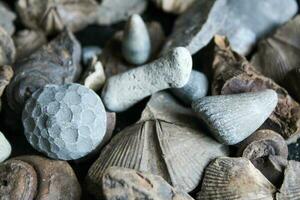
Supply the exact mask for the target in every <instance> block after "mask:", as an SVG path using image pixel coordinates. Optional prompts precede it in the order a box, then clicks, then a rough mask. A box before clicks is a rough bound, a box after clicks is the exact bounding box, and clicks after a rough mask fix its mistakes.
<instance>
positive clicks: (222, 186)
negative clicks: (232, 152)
mask: <svg viewBox="0 0 300 200" xmlns="http://www.w3.org/2000/svg"><path fill="white" fill-rule="evenodd" d="M275 192H276V188H275V186H273V185H272V183H270V182H269V181H268V179H266V178H265V177H264V175H262V174H261V173H260V171H258V170H257V169H256V168H255V167H254V166H253V165H252V163H251V162H250V161H249V160H248V159H246V158H228V157H221V158H218V159H216V160H214V161H213V162H211V163H210V164H209V166H208V167H207V168H206V170H205V174H204V178H203V183H202V187H201V190H200V192H199V193H198V194H197V200H204V199H205V200H224V199H235V200H244V199H264V200H273V195H274V193H275Z"/></svg>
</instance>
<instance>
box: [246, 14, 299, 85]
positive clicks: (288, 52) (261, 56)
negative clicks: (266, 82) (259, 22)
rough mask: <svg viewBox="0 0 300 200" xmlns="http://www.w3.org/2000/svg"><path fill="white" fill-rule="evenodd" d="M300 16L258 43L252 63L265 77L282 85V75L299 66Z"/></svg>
mask: <svg viewBox="0 0 300 200" xmlns="http://www.w3.org/2000/svg"><path fill="white" fill-rule="evenodd" d="M299 26H300V16H297V17H295V18H294V19H292V20H290V21H289V22H288V23H286V24H285V25H284V26H282V27H280V28H279V29H278V30H277V31H276V32H275V33H274V34H273V35H272V36H271V37H269V38H267V39H264V40H263V41H261V42H260V43H259V44H258V52H257V53H256V54H255V55H254V56H253V58H252V60H251V63H252V65H253V66H254V67H255V68H256V69H257V70H258V71H260V72H261V73H262V74H264V75H265V76H267V77H270V78H272V79H273V80H274V81H276V82H277V83H280V84H282V85H284V81H283V79H284V77H285V76H286V74H287V73H288V72H289V71H291V70H292V69H294V68H296V67H299V66H300V58H299V56H298V55H299V54H300V42H299V40H298V38H299V37H300V31H299Z"/></svg>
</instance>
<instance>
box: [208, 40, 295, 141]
mask: <svg viewBox="0 0 300 200" xmlns="http://www.w3.org/2000/svg"><path fill="white" fill-rule="evenodd" d="M214 42H215V44H216V45H215V49H214V61H213V66H212V70H213V74H214V75H213V81H212V94H213V95H220V94H222V95H226V94H236V93H244V92H257V91H262V90H265V89H272V90H274V91H276V93H277V95H278V104H277V106H276V108H275V110H274V112H273V113H272V114H271V115H270V116H269V118H268V119H267V120H266V121H265V123H264V124H263V125H262V126H261V127H260V128H261V129H270V130H273V131H275V132H277V133H280V134H281V135H282V136H283V137H284V138H285V139H288V138H291V137H293V136H298V135H299V133H300V106H299V104H298V103H297V102H296V101H295V100H294V99H293V98H292V97H291V96H290V95H289V93H288V92H287V91H286V90H285V89H284V88H282V87H280V86H279V85H278V84H276V83H275V82H274V81H273V80H272V79H270V78H267V77H265V76H263V75H261V74H260V73H259V72H257V71H256V70H255V69H254V68H253V66H252V65H251V64H250V63H249V62H248V61H247V60H246V58H244V57H242V56H240V55H239V54H237V53H235V52H233V51H232V50H231V48H230V46H229V43H228V41H226V39H225V40H224V38H221V37H215V40H214Z"/></svg>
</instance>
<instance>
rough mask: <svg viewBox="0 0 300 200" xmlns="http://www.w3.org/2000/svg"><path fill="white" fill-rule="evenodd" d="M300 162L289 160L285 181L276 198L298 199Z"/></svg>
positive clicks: (277, 199)
mask: <svg viewBox="0 0 300 200" xmlns="http://www.w3.org/2000/svg"><path fill="white" fill-rule="evenodd" d="M299 173H300V163H299V162H297V161H293V160H290V161H288V164H287V167H286V169H285V171H284V181H283V183H282V185H281V188H280V190H279V192H278V193H277V194H276V200H297V199H299V190H300V176H299Z"/></svg>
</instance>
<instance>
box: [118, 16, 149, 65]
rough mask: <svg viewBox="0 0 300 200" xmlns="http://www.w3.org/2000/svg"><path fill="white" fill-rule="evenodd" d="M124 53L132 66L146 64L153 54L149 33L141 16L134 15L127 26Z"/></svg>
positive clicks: (123, 45) (123, 44) (124, 37)
mask: <svg viewBox="0 0 300 200" xmlns="http://www.w3.org/2000/svg"><path fill="white" fill-rule="evenodd" d="M122 52H123V56H124V58H125V59H126V60H127V61H128V62H129V63H132V64H136V65H140V64H143V63H145V62H146V61H147V60H148V59H149V57H150V54H151V42H150V37H149V33H148V30H147V27H146V24H145V23H144V21H143V19H142V18H141V17H140V16H139V15H132V16H131V17H130V18H129V19H128V21H127V24H126V27H125V30H124V35H123V41H122Z"/></svg>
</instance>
